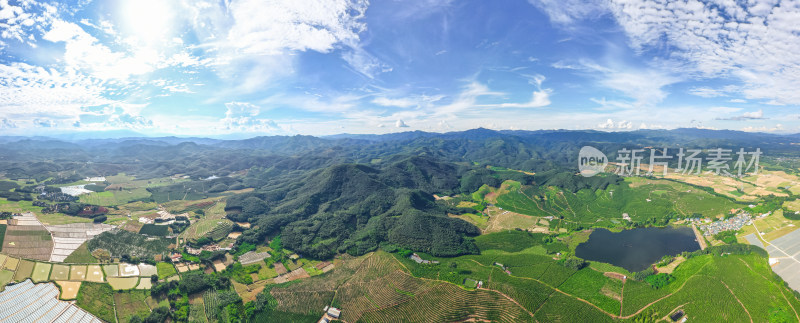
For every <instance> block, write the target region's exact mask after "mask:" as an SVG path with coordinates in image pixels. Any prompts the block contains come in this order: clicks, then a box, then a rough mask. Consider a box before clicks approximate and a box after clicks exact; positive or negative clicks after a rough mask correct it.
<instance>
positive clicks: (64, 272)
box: [50, 264, 69, 280]
mask: <svg viewBox="0 0 800 323" xmlns="http://www.w3.org/2000/svg"><path fill="white" fill-rule="evenodd" d="M50 280H69V266H65V265H58V264H56V265H53V270H52V272H51V273H50Z"/></svg>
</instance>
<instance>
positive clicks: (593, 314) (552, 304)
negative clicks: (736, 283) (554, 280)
mask: <svg viewBox="0 0 800 323" xmlns="http://www.w3.org/2000/svg"><path fill="white" fill-rule="evenodd" d="M536 320H538V321H540V322H613V320H612V319H611V317H609V316H608V315H606V314H604V313H602V312H600V311H598V310H597V309H595V308H594V307H592V306H591V305H588V304H586V303H584V302H581V301H578V300H576V299H574V298H572V297H569V296H567V295H564V294H561V293H555V294H553V296H552V297H550V298H549V299H548V300H547V302H545V303H544V305H542V307H541V308H540V309H539V310H538V311H537V312H536Z"/></svg>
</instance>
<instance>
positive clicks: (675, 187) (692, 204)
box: [497, 178, 737, 230]
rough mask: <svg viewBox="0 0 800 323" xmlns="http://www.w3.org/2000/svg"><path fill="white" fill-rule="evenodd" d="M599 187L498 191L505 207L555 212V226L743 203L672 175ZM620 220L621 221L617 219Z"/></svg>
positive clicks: (654, 217) (651, 220) (649, 219)
mask: <svg viewBox="0 0 800 323" xmlns="http://www.w3.org/2000/svg"><path fill="white" fill-rule="evenodd" d="M603 184H604V186H603V185H601V186H600V187H604V188H598V189H589V188H584V189H580V190H578V191H575V192H571V191H569V190H568V189H563V188H559V187H554V186H549V187H548V186H523V187H522V188H521V189H519V190H511V191H508V192H507V193H505V194H501V195H499V196H498V197H497V205H498V206H500V207H502V208H503V209H505V210H510V211H513V212H517V213H521V214H527V215H532V216H542V217H544V216H552V217H554V218H555V220H553V221H551V222H550V227H551V229H552V228H567V229H569V230H581V229H584V228H590V227H598V226H600V227H620V226H623V227H624V226H625V224H620V223H621V222H620V221H621V220H622V214H623V213H627V214H628V215H629V216H630V218H631V220H632V223H631V224H630V225H631V226H638V225H664V224H667V223H668V222H669V221H670V220H671V219H674V218H679V217H680V218H684V217H686V216H688V215H692V214H703V215H706V216H712V217H714V216H717V215H724V214H727V213H728V211H729V210H730V209H732V208H736V207H737V204H736V203H735V202H733V201H731V200H729V199H726V198H723V197H719V196H717V195H714V194H711V193H708V192H706V191H703V190H698V189H697V188H695V187H693V186H690V185H686V184H681V183H677V182H673V181H668V180H654V179H642V178H629V179H626V180H625V181H624V182H620V183H614V182H608V183H605V182H603ZM612 220H616V222H614V221H612Z"/></svg>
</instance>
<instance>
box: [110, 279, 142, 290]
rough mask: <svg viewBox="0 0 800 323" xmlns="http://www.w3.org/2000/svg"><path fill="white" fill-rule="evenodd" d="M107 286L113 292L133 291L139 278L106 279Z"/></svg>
mask: <svg viewBox="0 0 800 323" xmlns="http://www.w3.org/2000/svg"><path fill="white" fill-rule="evenodd" d="M106 279H107V280H108V285H110V286H111V288H113V289H114V290H127V289H133V288H135V287H136V285H138V284H139V277H108V278H106Z"/></svg>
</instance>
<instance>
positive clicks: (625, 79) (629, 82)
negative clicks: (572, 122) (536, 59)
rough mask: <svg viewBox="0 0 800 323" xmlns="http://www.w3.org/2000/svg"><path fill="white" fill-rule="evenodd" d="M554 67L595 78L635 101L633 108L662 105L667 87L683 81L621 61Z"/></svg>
mask: <svg viewBox="0 0 800 323" xmlns="http://www.w3.org/2000/svg"><path fill="white" fill-rule="evenodd" d="M553 67H554V68H560V69H572V70H576V71H578V72H579V73H587V74H588V75H589V76H590V77H593V78H596V79H597V83H598V84H599V85H600V86H603V87H606V88H609V89H612V90H615V91H618V92H620V93H622V94H623V95H625V96H627V97H629V98H632V99H633V100H634V102H633V103H632V104H631V106H632V107H648V106H654V105H656V104H657V103H660V102H661V101H663V100H664V99H665V98H666V97H667V95H668V93H667V92H666V91H665V90H664V87H666V86H669V85H671V84H674V83H677V82H680V81H681V78H680V77H678V76H675V75H673V74H672V73H669V72H665V71H662V70H659V69H654V68H647V67H632V66H628V65H626V64H624V63H622V62H618V61H609V62H608V63H606V64H600V63H597V62H593V61H589V60H580V61H578V62H575V63H568V62H565V61H558V62H556V63H555V64H553Z"/></svg>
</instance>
